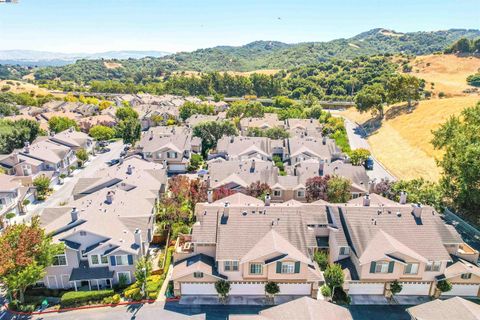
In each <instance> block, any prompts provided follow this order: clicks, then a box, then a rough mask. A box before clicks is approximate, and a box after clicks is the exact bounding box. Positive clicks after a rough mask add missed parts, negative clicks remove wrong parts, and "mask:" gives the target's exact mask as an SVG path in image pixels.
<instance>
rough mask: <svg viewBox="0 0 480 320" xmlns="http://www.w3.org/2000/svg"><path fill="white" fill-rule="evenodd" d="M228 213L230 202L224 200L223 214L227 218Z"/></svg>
mask: <svg viewBox="0 0 480 320" xmlns="http://www.w3.org/2000/svg"><path fill="white" fill-rule="evenodd" d="M229 213H230V202H228V201H227V202H225V207H223V216H224V217H225V218H228V214H229Z"/></svg>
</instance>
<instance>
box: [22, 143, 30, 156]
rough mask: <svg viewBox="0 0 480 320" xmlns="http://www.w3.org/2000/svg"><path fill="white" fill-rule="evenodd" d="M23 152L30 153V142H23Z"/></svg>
mask: <svg viewBox="0 0 480 320" xmlns="http://www.w3.org/2000/svg"><path fill="white" fill-rule="evenodd" d="M23 152H25V153H30V142H28V141H25V146H24V147H23Z"/></svg>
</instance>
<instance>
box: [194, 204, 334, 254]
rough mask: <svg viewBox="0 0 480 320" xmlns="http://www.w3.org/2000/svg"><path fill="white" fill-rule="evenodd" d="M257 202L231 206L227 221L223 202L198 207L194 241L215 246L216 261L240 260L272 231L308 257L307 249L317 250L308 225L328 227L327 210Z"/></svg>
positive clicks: (313, 235)
mask: <svg viewBox="0 0 480 320" xmlns="http://www.w3.org/2000/svg"><path fill="white" fill-rule="evenodd" d="M256 201H257V200H255V199H253V200H252V201H251V202H250V205H248V204H247V203H248V202H243V203H240V204H236V203H231V204H230V205H229V207H228V212H229V213H228V219H222V215H223V212H224V208H225V206H224V203H222V202H217V203H211V204H208V203H201V204H197V207H196V211H195V212H196V215H197V223H195V225H194V227H193V231H192V239H193V241H194V242H200V243H202V242H203V243H216V244H217V246H216V259H217V260H228V259H233V260H241V259H242V258H243V257H244V256H245V255H246V254H247V253H248V252H249V251H250V250H251V249H252V248H253V247H254V246H255V245H256V244H257V243H259V242H260V240H261V239H262V238H263V237H265V236H266V235H267V233H269V232H270V231H271V230H272V229H273V230H275V232H276V233H278V235H280V236H281V237H283V238H284V239H286V240H287V241H288V242H289V243H291V244H292V245H293V246H294V247H295V248H297V249H298V250H299V251H300V252H301V253H302V254H304V255H305V256H308V250H307V248H309V247H315V246H316V239H315V234H314V231H313V230H311V229H310V228H308V227H307V224H308V223H309V222H312V220H314V222H315V223H319V224H326V220H327V219H326V206H322V205H312V204H303V205H302V206H291V205H288V204H287V205H284V206H282V205H279V204H277V205H275V206H265V205H263V203H259V202H256ZM222 220H223V221H222ZM225 221H226V223H225ZM222 222H223V223H222Z"/></svg>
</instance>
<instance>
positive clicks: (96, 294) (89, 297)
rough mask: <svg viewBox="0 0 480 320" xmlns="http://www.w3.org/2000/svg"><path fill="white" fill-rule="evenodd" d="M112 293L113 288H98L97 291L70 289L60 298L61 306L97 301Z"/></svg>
mask: <svg viewBox="0 0 480 320" xmlns="http://www.w3.org/2000/svg"><path fill="white" fill-rule="evenodd" d="M113 295H114V292H113V290H99V291H70V292H67V293H65V294H64V295H63V296H62V298H61V299H60V305H61V306H62V307H67V306H73V305H82V304H87V303H89V302H99V301H102V300H103V299H104V298H106V297H111V296H113Z"/></svg>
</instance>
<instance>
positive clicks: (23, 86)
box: [0, 80, 51, 95]
mask: <svg viewBox="0 0 480 320" xmlns="http://www.w3.org/2000/svg"><path fill="white" fill-rule="evenodd" d="M12 83H13V84H12ZM3 86H9V87H10V89H9V90H8V91H10V92H13V93H22V92H27V93H30V92H32V91H33V92H34V93H35V95H47V94H50V93H51V92H50V91H48V90H47V89H44V88H40V87H39V86H37V85H34V84H32V83H28V82H24V81H19V80H0V88H1V87H3Z"/></svg>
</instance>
